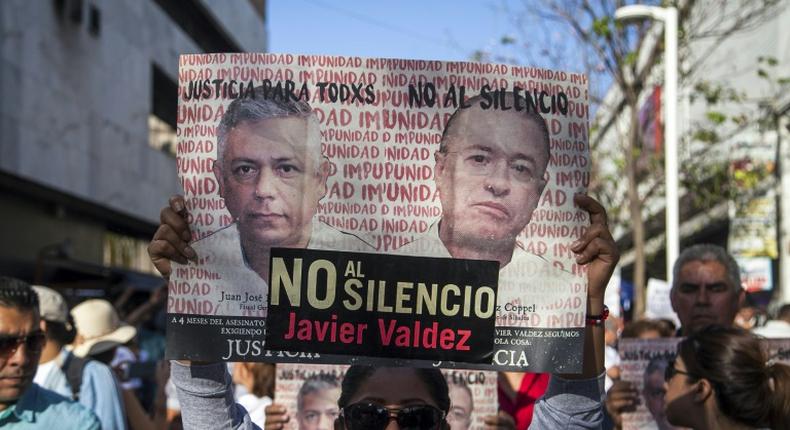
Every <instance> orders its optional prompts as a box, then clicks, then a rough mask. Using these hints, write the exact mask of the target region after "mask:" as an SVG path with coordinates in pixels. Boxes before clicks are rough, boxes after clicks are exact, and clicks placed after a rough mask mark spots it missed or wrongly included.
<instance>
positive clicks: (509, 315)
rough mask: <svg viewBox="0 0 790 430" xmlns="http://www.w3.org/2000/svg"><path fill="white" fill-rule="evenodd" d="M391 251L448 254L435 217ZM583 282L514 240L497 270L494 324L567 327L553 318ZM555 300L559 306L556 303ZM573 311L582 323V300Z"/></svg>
mask: <svg viewBox="0 0 790 430" xmlns="http://www.w3.org/2000/svg"><path fill="white" fill-rule="evenodd" d="M395 252H396V253H398V254H404V255H414V256H424V257H443V258H452V255H450V251H449V250H448V249H447V247H446V246H445V245H444V243H443V242H442V239H441V238H440V237H439V222H438V220H437V221H436V222H434V223H433V224H432V225H431V228H430V229H429V230H428V231H427V232H425V234H424V235H423V236H421V237H419V238H418V239H416V240H414V241H413V242H410V243H407V244H406V245H403V246H402V247H400V248H398V249H397V250H396V251H395ZM585 284H586V280H585V279H584V278H582V277H577V276H574V275H573V274H572V273H570V272H567V271H564V270H562V269H560V268H558V267H555V266H554V265H552V263H551V262H549V261H548V260H546V259H544V258H543V257H541V256H538V255H535V254H532V253H530V252H527V251H526V250H524V249H523V248H522V247H521V246H520V245H519V244H516V245H515V247H514V248H513V256H512V257H511V259H510V262H509V263H508V264H507V265H505V267H502V268H500V270H499V287H498V291H497V305H499V306H500V311H499V312H497V322H496V325H497V326H498V327H503V326H504V327H548V326H553V327H555V328H556V327H568V326H567V325H557V324H556V318H560V319H562V318H565V317H566V314H567V313H568V312H569V309H567V308H566V307H565V304H566V303H565V302H564V301H563V300H564V299H567V298H568V297H570V296H571V295H572V294H573V293H574V290H575V289H578V288H583V286H584V285H585ZM578 291H583V289H581V290H577V292H578ZM558 301H559V303H560V304H561V306H557V303H558ZM506 305H509V306H507V307H506ZM533 305H534V307H535V310H534V311H526V312H524V311H512V312H511V311H509V310H508V308H509V307H510V306H533ZM571 305H574V303H571ZM547 308H556V309H547ZM573 311H575V313H577V314H579V315H577V317H579V316H580V318H581V323H580V324H579V326H583V325H584V313H585V311H586V307H585V301H584V300H582V302H581V305H580V307H579V309H578V310H577V309H575V308H574V309H573ZM537 314H540V317H539V318H540V320H539V321H538V320H537V319H536V318H537V317H536V316H535V315H537ZM553 318H554V319H553ZM576 319H578V318H576Z"/></svg>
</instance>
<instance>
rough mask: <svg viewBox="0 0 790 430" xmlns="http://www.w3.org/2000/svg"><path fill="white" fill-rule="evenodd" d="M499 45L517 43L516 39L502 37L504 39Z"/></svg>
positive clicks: (500, 40)
mask: <svg viewBox="0 0 790 430" xmlns="http://www.w3.org/2000/svg"><path fill="white" fill-rule="evenodd" d="M499 43H501V44H503V45H512V44H514V43H516V39H515V38H513V37H511V36H502V38H501V39H499Z"/></svg>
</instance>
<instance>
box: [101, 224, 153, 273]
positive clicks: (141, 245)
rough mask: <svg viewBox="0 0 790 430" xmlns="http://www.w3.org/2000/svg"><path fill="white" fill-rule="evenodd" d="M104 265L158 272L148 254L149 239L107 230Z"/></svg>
mask: <svg viewBox="0 0 790 430" xmlns="http://www.w3.org/2000/svg"><path fill="white" fill-rule="evenodd" d="M103 242H104V243H103V249H104V258H103V260H104V265H105V266H107V267H120V268H123V269H129V270H136V271H138V272H144V273H153V274H157V273H159V272H157V271H156V268H155V267H154V264H153V263H151V258H150V257H149V256H148V241H147V240H143V239H139V238H136V237H131V236H126V235H123V234H119V233H113V232H105V233H104V240H103Z"/></svg>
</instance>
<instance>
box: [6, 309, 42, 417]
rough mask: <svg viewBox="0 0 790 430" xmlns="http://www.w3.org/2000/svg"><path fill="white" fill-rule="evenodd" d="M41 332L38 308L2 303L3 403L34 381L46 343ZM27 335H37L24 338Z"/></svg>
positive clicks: (10, 399) (13, 397)
mask: <svg viewBox="0 0 790 430" xmlns="http://www.w3.org/2000/svg"><path fill="white" fill-rule="evenodd" d="M36 334H38V335H39V336H38V337H36ZM41 335H42V333H41V327H40V324H39V318H38V313H37V312H36V311H33V310H24V309H18V308H15V307H5V306H0V345H1V346H2V347H0V404H8V403H13V402H16V401H17V399H19V397H20V396H21V395H22V393H24V392H25V390H26V389H27V388H28V387H29V386H30V384H31V383H32V382H33V376H35V374H36V368H37V367H38V359H39V356H40V355H41V348H42V346H43V344H44V338H43V336H41ZM27 336H34V337H33V338H30V339H28V340H27V341H26V342H24V341H22V340H23V339H25V338H26V337H27Z"/></svg>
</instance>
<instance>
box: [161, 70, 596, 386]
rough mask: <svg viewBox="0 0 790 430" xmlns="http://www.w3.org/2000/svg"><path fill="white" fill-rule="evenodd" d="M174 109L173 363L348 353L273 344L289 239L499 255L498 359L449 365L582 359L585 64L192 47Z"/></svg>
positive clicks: (551, 364) (528, 366) (312, 244)
mask: <svg viewBox="0 0 790 430" xmlns="http://www.w3.org/2000/svg"><path fill="white" fill-rule="evenodd" d="M178 109H179V110H178V129H177V137H178V148H177V149H178V151H177V152H178V158H177V168H178V175H179V178H180V180H181V182H182V185H183V187H184V193H185V199H186V206H187V211H188V213H189V216H188V221H189V223H190V228H191V231H192V234H193V242H192V243H191V246H192V247H193V249H195V251H196V252H197V254H198V261H197V262H196V263H190V264H188V265H179V264H175V265H174V267H173V274H172V276H171V279H170V284H169V295H168V313H169V317H168V325H169V327H168V354H169V355H170V357H172V358H190V359H193V360H201V359H204V360H205V359H214V360H231V361H256V360H260V361H282V360H292V359H295V360H305V361H308V362H315V361H316V360H318V361H319V362H333V363H336V362H342V359H340V358H338V357H337V354H343V353H345V351H346V348H342V347H341V348H338V350H337V351H335V352H334V353H333V354H332V356H331V357H327V355H326V354H321V356H320V357H319V356H318V354H316V353H315V352H314V351H311V352H306V351H305V352H299V351H292V352H288V353H286V352H282V351H278V352H273V351H270V350H269V348H266V347H265V346H264V343H265V342H264V336H265V330H266V328H267V325H268V324H267V315H268V314H269V312H270V311H271V309H269V308H268V300H269V297H268V292H269V291H268V290H269V284H268V282H269V279H270V275H271V273H270V267H269V264H270V260H269V259H270V253H271V249H272V248H277V247H282V248H294V249H305V248H306V249H311V250H324V251H326V250H330V251H339V252H362V253H376V254H380V259H381V260H380V261H386V260H387V258H389V257H387V255H393V254H398V255H407V256H411V257H422V258H425V259H426V260H425V261H427V262H429V263H426V264H431V265H433V266H436V267H438V264H439V263H437V261H438V260H433V259H441V258H455V259H466V260H487V261H496V262H498V263H499V266H500V271H499V276H498V280H497V285H496V290H497V294H496V295H497V298H496V300H497V301H496V308H495V315H494V320H495V326H496V328H495V333H494V337H493V340H494V345H493V346H492V348H493V350H492V351H491V352H492V354H491V357H492V359H491V361H490V362H489V363H487V364H480V363H476V364H475V363H469V362H466V361H459V362H457V363H455V362H452V361H443V362H442V363H441V366H449V367H452V366H455V365H456V364H457V365H462V366H467V365H469V366H473V367H475V366H482V368H489V369H499V370H505V369H510V370H520V371H527V370H529V371H558V372H571V373H572V372H579V371H580V370H581V356H582V346H583V330H584V323H585V305H586V300H585V298H586V296H585V295H586V279H585V268H584V267H582V266H579V265H577V264H576V263H575V255H574V254H573V252H572V251H571V250H570V245H571V243H572V242H573V241H574V240H576V239H577V238H579V237H581V235H582V234H583V232H584V231H585V229H586V227H587V225H588V224H589V217H588V215H587V214H586V213H585V212H584V211H582V210H580V209H578V208H576V207H574V205H573V195H574V194H575V193H578V192H584V191H585V190H586V187H587V185H588V184H589V148H588V136H587V133H588V111H587V109H588V107H587V79H586V77H585V76H584V75H580V74H574V73H567V72H561V71H560V72H558V71H552V70H545V69H539V68H530V67H520V66H508V65H495V64H480V63H466V62H439V61H420V60H393V59H378V58H357V57H330V56H310V55H290V54H201V55H186V56H182V57H181V59H180V70H179V108H178ZM261 118H265V119H261ZM448 124H449V126H448ZM304 252H308V251H304ZM393 258H394V257H393ZM432 270H433V271H434V272H436V273H432V274H430V276H429V277H431V278H432V279H436V280H437V283H438V284H439V285H446V284H448V283H449V282H448V281H447V280H441V279H440V278H441V276H442V273H441V272H439V271H437V270H436V269H435V268H434V269H432ZM408 273H411V272H408ZM415 275H418V276H419V277H423V276H424V275H425V274H422V273H420V274H415ZM434 275H435V276H434ZM418 282H419V281H418ZM467 284H469V285H471V283H469V282H464V283H463V285H467ZM463 301H464V302H467V300H466V297H464V298H463ZM284 312H285V313H284V314H278V315H276V316H274V317H273V318H276V319H278V320H287V316H288V311H287V310H284ZM280 334H281V335H284V334H285V333H282V332H281V333H280ZM195 339H206V340H210V342H209V341H207V342H195Z"/></svg>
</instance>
